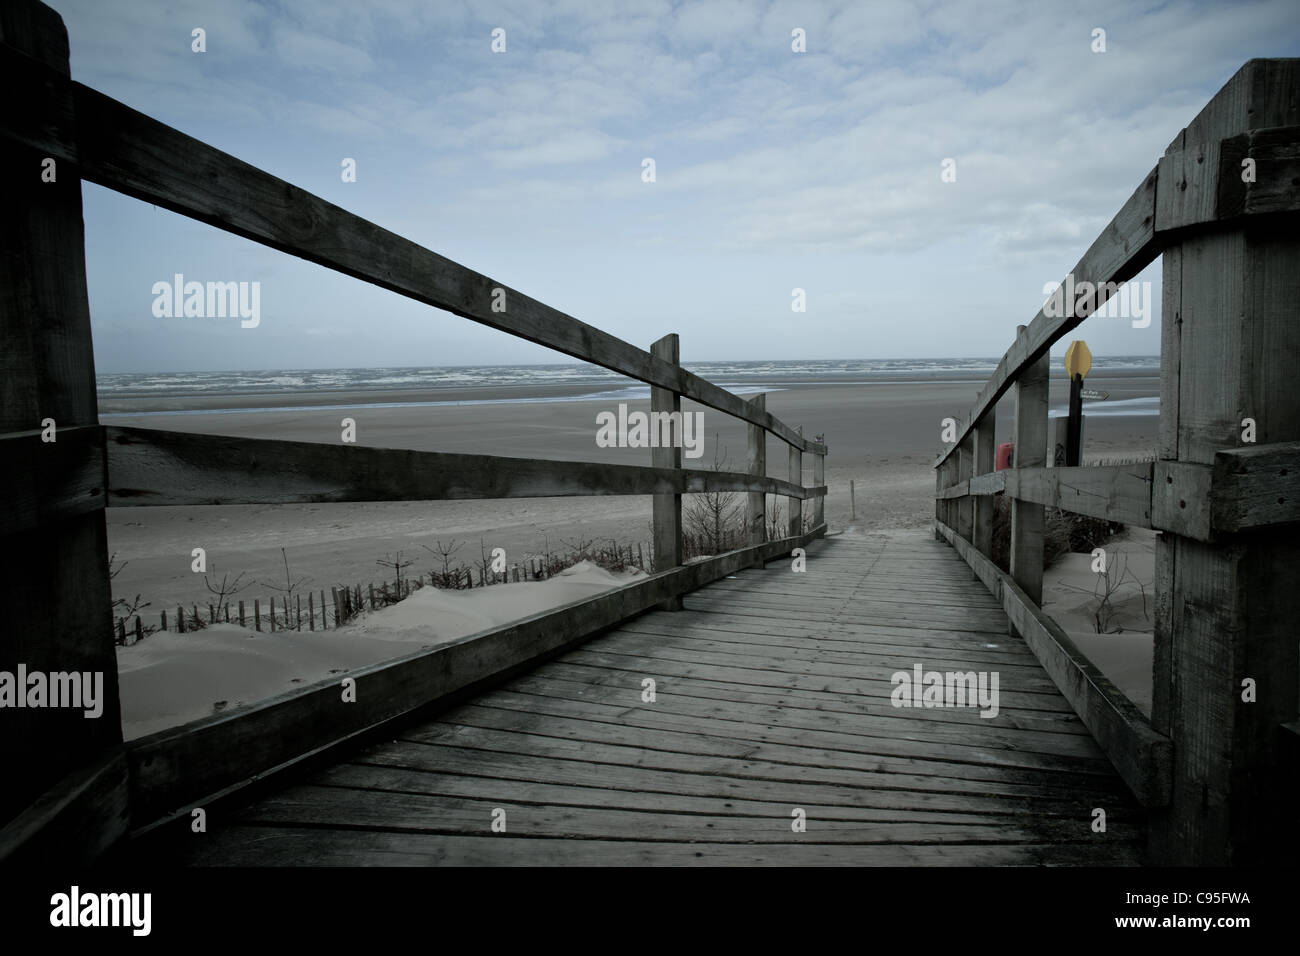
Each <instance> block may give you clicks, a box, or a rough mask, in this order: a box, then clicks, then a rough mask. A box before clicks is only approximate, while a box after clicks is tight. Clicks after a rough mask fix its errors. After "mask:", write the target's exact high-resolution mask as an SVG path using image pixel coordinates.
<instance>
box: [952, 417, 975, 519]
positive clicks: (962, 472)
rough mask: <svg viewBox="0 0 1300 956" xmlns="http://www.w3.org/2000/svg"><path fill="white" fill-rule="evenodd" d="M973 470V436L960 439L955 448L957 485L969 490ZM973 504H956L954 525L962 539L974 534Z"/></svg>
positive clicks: (968, 501)
mask: <svg viewBox="0 0 1300 956" xmlns="http://www.w3.org/2000/svg"><path fill="white" fill-rule="evenodd" d="M974 470H975V434H974V432H972V433H970V434H969V435H967V436H966V437H965V438H964V439H962V441H961V444H960V445H959V446H958V448H957V484H958V485H963V484H964V485H965V486H966V487H967V488H968V489H969V488H970V479H971V475H973V474H974ZM974 505H975V503H974V502H973V501H971V500H969V499H963V500H961V501H958V502H956V511H957V513H956V515H955V518H956V521H957V523H956V525H955V527H956V528H957V529H958V530H959V531H960V532H961V535H962V537H964V538H972V537H974V534H975V510H974Z"/></svg>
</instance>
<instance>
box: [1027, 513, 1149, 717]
mask: <svg viewBox="0 0 1300 956" xmlns="http://www.w3.org/2000/svg"><path fill="white" fill-rule="evenodd" d="M1105 551H1106V562H1107V563H1106V566H1107V571H1108V572H1109V578H1110V582H1111V583H1112V584H1113V585H1114V591H1113V593H1112V594H1111V596H1110V600H1109V602H1108V603H1109V605H1110V607H1111V608H1112V609H1113V614H1112V615H1111V616H1110V617H1108V618H1103V620H1102V621H1101V622H1100V625H1099V623H1098V620H1097V612H1098V608H1099V606H1100V605H1101V604H1102V598H1103V597H1104V596H1105V594H1106V591H1107V588H1108V586H1109V585H1108V583H1107V575H1104V574H1099V573H1098V572H1096V571H1093V570H1092V565H1093V558H1092V556H1091V555H1087V554H1067V555H1065V556H1064V557H1063V558H1061V559H1060V560H1059V561H1057V563H1056V564H1054V565H1052V567H1050V568H1048V569H1047V570H1046V571H1045V572H1044V575H1043V610H1044V611H1045V612H1046V613H1047V614H1048V616H1050V617H1051V618H1052V619H1053V620H1055V621H1056V623H1057V624H1059V625H1061V629H1062V630H1063V631H1065V633H1066V634H1068V635H1069V637H1070V639H1071V640H1073V641H1074V643H1075V644H1076V645H1077V646H1078V648H1079V650H1080V651H1082V652H1083V654H1084V655H1085V656H1086V657H1087V658H1088V660H1090V661H1092V662H1093V663H1094V664H1096V665H1097V667H1098V669H1100V670H1101V672H1102V673H1103V674H1105V675H1106V676H1107V677H1108V678H1110V680H1111V682H1112V683H1114V684H1115V686H1116V687H1118V688H1119V689H1120V690H1121V691H1123V692H1124V695H1125V696H1126V697H1128V699H1129V700H1131V701H1132V702H1133V703H1134V704H1136V705H1137V706H1138V708H1139V709H1140V710H1141V711H1142V712H1143V713H1145V714H1146V715H1147V716H1148V717H1149V716H1151V684H1152V647H1153V628H1154V620H1155V533H1154V532H1152V531H1147V530H1144V529H1142V528H1129V529H1127V530H1126V531H1124V532H1123V533H1122V534H1119V535H1117V536H1116V537H1114V538H1112V539H1111V540H1110V541H1108V542H1107V543H1106V546H1105ZM1098 626H1101V627H1104V628H1105V629H1106V633H1098V631H1097V628H1098Z"/></svg>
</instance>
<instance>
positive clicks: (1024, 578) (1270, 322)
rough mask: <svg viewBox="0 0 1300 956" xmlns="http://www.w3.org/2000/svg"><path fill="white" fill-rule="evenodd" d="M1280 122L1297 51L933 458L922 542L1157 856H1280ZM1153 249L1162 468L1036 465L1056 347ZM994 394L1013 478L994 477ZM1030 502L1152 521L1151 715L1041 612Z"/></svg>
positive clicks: (1283, 237) (1216, 859)
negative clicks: (1072, 732) (1001, 519)
mask: <svg viewBox="0 0 1300 956" xmlns="http://www.w3.org/2000/svg"><path fill="white" fill-rule="evenodd" d="M1298 111H1300V60H1252V61H1250V62H1248V63H1246V65H1245V66H1243V67H1242V68H1241V70H1240V71H1239V72H1238V73H1237V74H1236V75H1235V76H1233V78H1232V79H1231V80H1230V81H1229V82H1228V84H1227V85H1226V86H1225V87H1224V88H1223V90H1222V91H1220V92H1219V93H1218V94H1217V95H1216V96H1215V97H1214V99H1213V100H1211V101H1210V103H1209V104H1208V105H1207V106H1206V107H1205V108H1204V109H1203V110H1202V111H1201V113H1200V114H1199V115H1198V116H1197V117H1196V118H1195V119H1194V120H1193V121H1192V122H1191V123H1190V124H1189V125H1188V126H1187V128H1186V129H1184V130H1183V131H1182V132H1181V133H1179V134H1178V136H1177V137H1176V138H1175V139H1174V141H1173V143H1172V144H1171V145H1170V146H1169V148H1168V149H1167V150H1166V151H1165V154H1164V156H1163V157H1162V158H1161V159H1160V161H1159V163H1158V164H1157V165H1156V167H1155V169H1153V170H1151V172H1150V173H1149V174H1148V175H1147V176H1146V177H1145V178H1144V179H1143V181H1142V183H1141V185H1139V186H1138V188H1137V190H1136V191H1135V192H1134V193H1133V195H1132V196H1131V197H1130V198H1129V200H1128V201H1127V202H1126V203H1125V204H1124V206H1123V208H1121V209H1120V211H1119V212H1118V213H1117V214H1116V216H1115V217H1114V219H1113V220H1112V221H1111V223H1110V224H1109V225H1108V226H1107V227H1106V228H1105V229H1104V230H1103V231H1102V233H1101V234H1100V235H1099V236H1098V237H1097V239H1096V240H1095V241H1094V242H1093V244H1092V246H1091V247H1090V248H1089V249H1088V251H1087V253H1086V254H1085V255H1084V257H1083V258H1082V259H1081V260H1080V262H1079V263H1078V265H1076V266H1075V267H1074V270H1073V272H1072V273H1071V275H1072V276H1073V279H1074V282H1075V283H1076V284H1079V283H1082V282H1085V281H1086V282H1090V283H1093V284H1095V285H1098V288H1099V295H1098V297H1097V299H1096V301H1095V302H1092V303H1084V307H1083V308H1080V309H1078V310H1077V312H1075V313H1074V314H1070V313H1068V312H1067V314H1066V315H1064V316H1054V315H1048V314H1045V313H1043V312H1040V314H1039V315H1037V316H1036V317H1035V318H1034V319H1033V321H1032V322H1030V324H1029V325H1028V326H1027V327H1026V326H1020V327H1019V328H1018V330H1017V335H1016V339H1015V342H1014V343H1013V344H1012V345H1011V347H1010V349H1008V350H1007V352H1006V354H1005V355H1004V356H1003V357H1002V360H1001V361H1000V362H999V363H998V367H997V370H996V372H995V373H994V374H993V376H992V378H990V379H989V381H988V382H987V383H986V384H985V385H984V388H983V390H982V391H981V392H980V394H979V396H978V398H977V399H976V402H975V405H974V406H973V407H972V408H971V410H970V412H969V413H968V414H967V415H966V417H965V418H964V419H962V420H961V421H960V422H959V428H958V433H957V440H956V442H955V443H954V444H952V445H951V446H949V447H948V448H947V449H946V451H945V452H944V453H943V454H942V455H941V456H940V457H939V459H938V461H937V462H936V464H935V468H936V486H935V487H936V490H935V499H936V500H935V529H936V534H937V535H938V536H941V537H942V538H944V539H946V540H947V541H949V542H950V543H952V545H953V546H954V547H955V548H956V549H957V550H958V551H959V552H960V553H961V555H962V556H963V557H964V558H965V559H966V560H967V562H968V563H969V564H970V565H971V567H972V569H973V570H974V572H975V573H976V574H977V575H978V576H979V577H980V578H981V579H982V580H983V581H984V583H985V584H986V585H987V586H988V587H989V589H990V590H991V591H992V592H993V593H994V594H995V595H998V596H1000V598H1001V600H1002V603H1003V606H1004V607H1005V609H1006V611H1007V614H1008V615H1009V617H1010V619H1011V622H1012V626H1013V630H1014V631H1016V632H1018V633H1019V634H1020V635H1021V636H1022V637H1023V638H1024V639H1025V640H1026V641H1027V642H1028V643H1029V645H1030V646H1031V647H1032V648H1033V649H1034V651H1035V653H1036V654H1037V655H1038V657H1039V660H1040V661H1042V663H1043V665H1044V666H1045V667H1046V668H1047V670H1048V672H1049V673H1050V674H1051V675H1052V677H1053V679H1054V680H1055V681H1056V683H1057V685H1058V686H1059V687H1060V688H1061V690H1062V691H1063V692H1064V693H1065V695H1066V696H1067V697H1068V698H1069V700H1070V702H1071V703H1072V704H1073V705H1074V707H1075V709H1076V711H1077V712H1078V713H1079V715H1080V717H1081V718H1082V719H1083V720H1084V722H1085V723H1086V724H1087V726H1088V728H1089V729H1090V730H1091V731H1092V733H1093V735H1094V736H1095V737H1096V738H1097V740H1098V742H1099V743H1100V744H1101V745H1102V747H1103V749H1104V750H1105V751H1106V753H1107V754H1108V756H1109V757H1110V759H1111V761H1112V762H1113V763H1114V765H1115V767H1116V769H1117V770H1118V771H1119V772H1120V773H1121V774H1122V775H1123V777H1124V779H1125V780H1126V781H1127V782H1128V784H1129V785H1130V787H1131V788H1132V789H1133V791H1134V793H1135V794H1136V795H1137V796H1138V797H1139V798H1140V799H1141V800H1142V801H1143V803H1145V804H1146V805H1147V806H1148V807H1150V808H1152V826H1151V831H1150V832H1151V841H1150V857H1151V859H1152V861H1153V862H1158V863H1172V864H1224V863H1257V862H1266V861H1277V862H1280V861H1285V862H1288V863H1291V864H1294V861H1295V853H1296V850H1297V833H1296V815H1295V812H1294V801H1295V795H1296V790H1295V787H1296V784H1297V767H1300V747H1298V746H1297V740H1298V739H1300V738H1298V737H1297V715H1298V712H1300V699H1298V694H1300V691H1298V688H1300V668H1298V666H1297V664H1298V656H1300V653H1298V652H1300V645H1298V642H1297V637H1296V632H1295V629H1294V627H1293V625H1292V624H1291V618H1292V616H1293V614H1294V611H1293V603H1292V602H1293V600H1294V596H1295V595H1296V594H1300V545H1298V543H1297V540H1298V539H1297V535H1296V530H1297V529H1296V528H1295V526H1294V523H1295V522H1296V521H1297V520H1300V387H1297V385H1296V381H1295V364H1296V361H1297V357H1300V228H1298V227H1300V217H1297V215H1296V214H1297V211H1298V210H1300V127H1298V126H1297V124H1298V123H1300V115H1298ZM1161 255H1162V256H1163V260H1162V266H1163V285H1164V293H1163V303H1162V309H1161V313H1162V316H1161V322H1162V327H1161V370H1160V425H1159V453H1158V458H1157V460H1155V461H1154V462H1147V463H1142V464H1125V465H1113V466H1090V467H1072V468H1071V467H1061V468H1047V467H1045V466H1046V451H1047V424H1048V418H1047V415H1048V391H1047V389H1048V351H1049V349H1050V347H1051V346H1052V344H1053V343H1055V342H1057V341H1058V340H1060V339H1061V338H1062V337H1063V336H1065V335H1066V334H1067V333H1068V332H1069V331H1070V330H1071V329H1073V328H1075V327H1076V326H1077V325H1078V324H1079V323H1080V322H1082V321H1083V319H1084V318H1086V317H1087V315H1089V314H1092V312H1093V311H1095V310H1096V309H1097V308H1100V307H1101V305H1102V304H1103V303H1104V302H1105V300H1106V298H1107V297H1108V296H1109V295H1111V294H1112V293H1113V291H1114V285H1113V284H1114V283H1119V282H1123V281H1125V280H1128V279H1130V278H1132V277H1133V276H1134V275H1136V274H1137V273H1138V272H1139V270H1141V269H1142V268H1144V267H1145V266H1147V265H1148V264H1150V263H1151V262H1153V261H1154V260H1155V258H1156V257H1157V256H1161ZM1053 311H1055V310H1053ZM1009 391H1010V392H1012V393H1013V394H1014V397H1015V424H1014V433H1013V437H1014V441H1015V467H1014V468H1012V469H1009V470H1004V471H998V472H995V471H994V470H993V451H994V447H995V446H994V428H995V424H996V414H997V403H998V400H999V398H1001V397H1002V396H1003V395H1004V394H1006V393H1007V392H1009ZM1248 420H1249V421H1248ZM1248 426H1253V434H1252V431H1251V430H1250V429H1249V428H1248ZM998 494H1001V495H1006V496H1007V497H1009V498H1011V499H1012V504H1011V514H1012V519H1011V542H1010V556H1011V560H1010V573H1003V572H1002V571H1000V570H999V569H998V568H997V567H996V566H994V564H993V562H992V561H991V560H990V556H991V553H992V549H991V540H992V538H991V535H992V516H993V500H992V497H991V496H992V495H998ZM1044 506H1050V507H1055V508H1062V509H1065V510H1068V511H1073V512H1077V513H1080V514H1085V515H1091V516H1094V517H1099V518H1106V519H1110V520H1113V521H1118V522H1123V523H1124V524H1127V525H1132V526H1135V527H1139V528H1150V529H1154V530H1156V531H1158V532H1160V534H1159V535H1158V543H1157V554H1156V582H1155V587H1156V621H1155V663H1154V674H1153V678H1154V685H1153V691H1154V702H1153V713H1152V718H1151V720H1147V719H1146V717H1145V716H1144V715H1143V714H1142V713H1141V712H1140V711H1139V710H1138V709H1137V708H1136V707H1135V706H1134V705H1133V704H1132V703H1131V702H1130V701H1128V700H1127V699H1126V698H1125V697H1124V695H1123V694H1122V693H1120V692H1119V690H1117V689H1116V688H1115V687H1114V686H1113V685H1112V684H1111V682H1110V681H1108V680H1107V679H1106V678H1105V677H1104V676H1103V675H1102V674H1101V673H1100V672H1099V671H1098V670H1097V668H1096V667H1094V666H1093V665H1092V664H1091V663H1090V662H1089V661H1088V660H1087V659H1086V658H1085V657H1084V656H1083V655H1082V654H1081V653H1080V652H1079V651H1078V649H1077V648H1076V647H1075V646H1074V644H1073V643H1072V642H1071V641H1070V640H1069V638H1068V637H1067V636H1066V635H1065V634H1064V633H1063V632H1062V631H1061V629H1060V628H1059V627H1058V626H1057V625H1056V623H1055V622H1053V621H1052V620H1051V619H1050V618H1049V617H1047V616H1046V615H1044V614H1043V612H1042V609H1041V607H1040V605H1041V603H1042V587H1043V508H1044Z"/></svg>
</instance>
